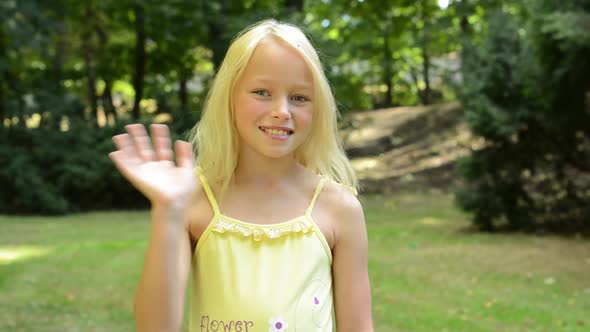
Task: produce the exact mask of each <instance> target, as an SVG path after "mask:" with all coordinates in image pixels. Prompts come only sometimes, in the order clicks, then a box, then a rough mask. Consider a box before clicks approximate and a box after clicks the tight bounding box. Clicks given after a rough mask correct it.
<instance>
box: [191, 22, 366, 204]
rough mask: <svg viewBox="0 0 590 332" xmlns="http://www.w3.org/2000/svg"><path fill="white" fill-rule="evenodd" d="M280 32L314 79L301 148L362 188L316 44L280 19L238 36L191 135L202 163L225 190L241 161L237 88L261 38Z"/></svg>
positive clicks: (314, 162)
mask: <svg viewBox="0 0 590 332" xmlns="http://www.w3.org/2000/svg"><path fill="white" fill-rule="evenodd" d="M269 36H275V37H278V38H280V39H282V40H283V41H285V42H286V43H287V44H288V45H290V46H291V47H292V48H293V50H295V51H296V52H298V53H299V54H300V55H301V56H302V57H303V59H304V60H305V62H306V63H307V65H308V66H309V68H310V70H311V72H312V75H313V80H314V90H315V91H314V96H315V101H314V102H315V105H314V109H315V111H314V114H313V119H312V125H311V126H312V127H311V130H310V134H309V135H308V137H307V138H306V140H305V141H304V142H303V143H302V145H301V146H300V147H299V148H297V150H296V151H295V158H296V159H297V160H298V161H299V162H300V163H301V164H303V165H305V166H306V167H307V168H308V169H310V170H312V171H313V172H316V173H318V174H321V175H323V176H326V177H328V178H329V179H331V180H333V181H335V182H337V183H340V184H342V185H344V186H345V187H348V188H349V189H351V190H353V192H355V194H356V190H357V186H358V181H357V178H356V175H355V173H354V170H353V168H352V165H351V164H350V161H349V160H348V158H347V157H346V154H345V152H344V149H343V148H342V143H341V141H340V137H339V135H338V124H337V119H338V115H339V114H338V110H337V108H336V102H335V100H334V96H333V94H332V89H331V87H330V84H329V83H328V80H327V78H326V76H325V75H324V70H323V67H322V64H321V62H320V59H319V57H318V54H317V52H316V50H315V49H314V48H313V46H312V45H311V43H310V42H309V40H308V39H307V37H306V36H305V34H304V33H303V32H302V31H301V30H300V29H299V28H298V27H296V26H294V25H291V24H287V23H280V22H278V21H276V20H272V19H270V20H264V21H261V22H258V23H256V24H254V25H252V26H250V27H248V28H246V29H244V30H243V31H242V32H240V33H239V34H238V35H237V36H236V37H235V38H234V40H233V41H232V43H231V45H230V47H229V49H228V51H227V54H226V55H225V59H224V60H223V63H222V64H221V66H220V68H219V71H218V73H217V75H216V77H215V79H214V81H213V85H212V87H211V89H210V90H209V94H208V95H207V99H206V101H205V107H204V110H203V114H202V117H201V121H199V122H198V123H197V124H196V125H195V127H194V128H193V129H192V130H191V132H190V138H189V140H190V141H191V142H192V143H193V146H194V147H195V148H196V152H197V165H198V166H199V168H200V172H201V173H202V174H203V175H205V177H206V178H207V179H208V180H209V182H210V183H211V184H214V185H218V186H220V187H221V192H222V193H223V192H224V191H225V189H226V188H227V186H228V185H229V183H230V181H231V180H232V178H233V174H234V171H235V168H236V166H237V162H238V151H239V149H238V134H237V130H236V128H235V125H234V121H233V109H232V105H233V102H232V92H233V89H234V87H235V85H236V82H237V81H238V80H239V78H240V76H241V75H242V73H243V71H244V69H245V67H246V65H247V63H248V61H249V60H250V57H251V56H252V53H253V52H254V49H255V48H256V46H257V45H258V44H259V43H260V41H262V40H264V39H265V38H267V37H269Z"/></svg>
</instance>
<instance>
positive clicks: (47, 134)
mask: <svg viewBox="0 0 590 332" xmlns="http://www.w3.org/2000/svg"><path fill="white" fill-rule="evenodd" d="M123 125H124V124H123V123H122V124H121V125H119V126H117V127H112V128H111V127H109V128H102V129H99V128H96V127H93V126H88V125H85V124H82V123H80V124H74V125H73V126H72V127H71V128H70V130H69V131H65V132H61V131H54V130H47V129H42V128H41V129H35V130H27V129H23V128H14V129H13V130H11V131H2V132H0V134H1V135H2V141H3V142H9V144H3V145H1V146H0V161H1V163H2V165H5V166H4V167H2V168H0V183H2V184H3V185H2V191H0V211H1V213H10V214H14V213H16V214H63V213H68V212H76V211H82V210H96V209H110V208H139V207H147V202H146V200H145V199H144V198H143V197H142V196H141V194H140V193H139V192H137V191H136V190H135V189H134V188H133V187H132V186H131V185H130V184H129V183H128V182H127V180H125V179H124V178H123V177H122V176H121V175H120V173H119V172H118V171H117V170H116V168H115V167H114V165H113V163H112V162H111V160H110V159H109V158H108V153H109V152H111V151H113V150H114V149H115V147H114V145H113V143H112V142H111V137H112V136H113V135H116V134H118V133H121V132H123V131H124V128H123ZM173 138H174V139H177V138H179V135H174V136H173Z"/></svg>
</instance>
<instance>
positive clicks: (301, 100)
mask: <svg viewBox="0 0 590 332" xmlns="http://www.w3.org/2000/svg"><path fill="white" fill-rule="evenodd" d="M291 100H293V101H296V102H298V103H304V102H306V101H309V98H307V97H306V96H303V95H297V96H293V97H291Z"/></svg>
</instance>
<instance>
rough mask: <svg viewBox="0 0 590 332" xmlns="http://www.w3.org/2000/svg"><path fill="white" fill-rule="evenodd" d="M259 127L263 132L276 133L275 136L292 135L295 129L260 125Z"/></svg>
mask: <svg viewBox="0 0 590 332" xmlns="http://www.w3.org/2000/svg"><path fill="white" fill-rule="evenodd" d="M258 129H260V130H262V131H263V132H265V133H267V134H271V135H275V136H290V135H292V134H293V130H290V129H287V130H285V129H272V128H266V127H262V126H260V127H258Z"/></svg>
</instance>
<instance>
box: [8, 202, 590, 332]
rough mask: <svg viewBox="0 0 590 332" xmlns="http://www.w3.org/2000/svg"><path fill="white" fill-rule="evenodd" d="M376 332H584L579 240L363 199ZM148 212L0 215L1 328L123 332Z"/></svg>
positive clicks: (587, 262) (587, 295) (585, 266)
mask: <svg viewBox="0 0 590 332" xmlns="http://www.w3.org/2000/svg"><path fill="white" fill-rule="evenodd" d="M362 200H363V203H364V206H365V212H366V218H367V224H368V230H369V240H370V261H369V268H370V273H371V282H372V289H373V313H374V317H375V328H376V331H378V332H381V331H384V332H385V331H416V332H419V331H423V332H432V331H439V332H442V331H449V332H450V331H469V332H475V331H548V332H549V331H551V332H553V331H589V330H590V316H589V313H590V240H589V239H584V238H579V237H570V238H565V237H557V236H550V235H524V234H495V235H491V234H480V233H477V232H473V231H470V230H469V222H468V217H467V215H465V214H464V213H461V212H460V211H458V210H457V209H456V208H455V207H454V206H453V204H452V197H451V196H450V195H448V194H443V193H420V194H417V193H405V194H398V195H395V196H390V197H379V196H371V197H363V199H362ZM148 220H149V215H148V212H145V211H138V212H97V213H85V214H79V215H72V216H68V217H59V218H54V217H5V216H0V331H133V327H134V325H133V317H132V303H133V293H134V290H135V287H136V285H137V281H138V278H139V273H140V269H141V264H142V260H143V254H144V249H145V246H146V240H147V232H148Z"/></svg>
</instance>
